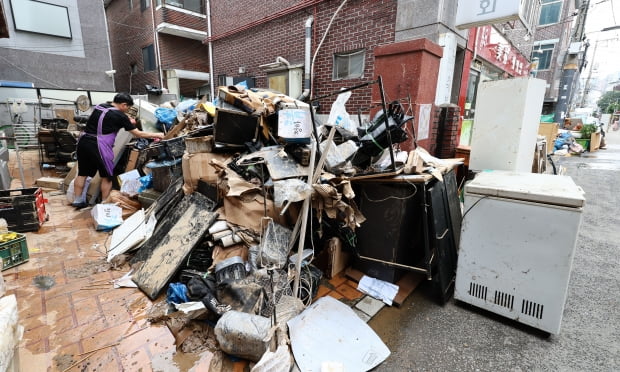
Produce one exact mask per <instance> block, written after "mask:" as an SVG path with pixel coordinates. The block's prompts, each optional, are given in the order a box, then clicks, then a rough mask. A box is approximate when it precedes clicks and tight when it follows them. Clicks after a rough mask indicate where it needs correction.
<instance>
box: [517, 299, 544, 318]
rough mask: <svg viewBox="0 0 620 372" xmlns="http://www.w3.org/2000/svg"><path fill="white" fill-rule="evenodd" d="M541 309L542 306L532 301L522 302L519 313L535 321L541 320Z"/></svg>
mask: <svg viewBox="0 0 620 372" xmlns="http://www.w3.org/2000/svg"><path fill="white" fill-rule="evenodd" d="M543 308H544V306H543V305H541V304H537V303H535V302H532V301H528V300H523V302H521V313H522V314H525V315H529V316H531V317H534V318H537V319H542V317H543Z"/></svg>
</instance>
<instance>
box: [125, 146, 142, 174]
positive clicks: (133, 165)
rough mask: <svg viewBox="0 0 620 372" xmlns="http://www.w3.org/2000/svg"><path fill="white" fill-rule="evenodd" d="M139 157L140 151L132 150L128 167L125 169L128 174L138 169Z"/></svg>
mask: <svg viewBox="0 0 620 372" xmlns="http://www.w3.org/2000/svg"><path fill="white" fill-rule="evenodd" d="M139 155H140V150H137V149H131V151H130V152H129V158H128V159H127V166H126V167H125V171H126V172H129V171H130V170H134V169H136V165H137V164H138V156H139Z"/></svg>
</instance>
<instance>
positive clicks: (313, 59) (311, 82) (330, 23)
mask: <svg viewBox="0 0 620 372" xmlns="http://www.w3.org/2000/svg"><path fill="white" fill-rule="evenodd" d="M346 3H347V0H343V1H342V3H341V4H340V6H339V7H338V9H336V11H335V12H334V15H333V16H332V18H331V19H330V20H329V23H328V24H327V28H326V29H325V33H323V37H322V38H321V41H320V42H319V45H318V46H317V47H316V50H315V51H314V56H312V63H311V64H310V99H312V95H313V94H312V93H313V86H314V84H313V80H314V62H315V61H316V57H317V55H318V54H319V50H320V49H321V46H322V45H323V42H324V41H325V38H326V37H327V34H328V33H329V29H330V28H331V27H332V23H333V22H334V19H336V16H338V13H340V10H341V9H342V8H343V7H344V5H345V4H346Z"/></svg>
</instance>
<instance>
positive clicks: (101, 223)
mask: <svg viewBox="0 0 620 372" xmlns="http://www.w3.org/2000/svg"><path fill="white" fill-rule="evenodd" d="M90 215H91V216H92V217H93V219H94V220H95V229H96V230H111V229H113V228H115V227H117V226H119V225H120V224H122V223H123V209H122V208H121V207H119V206H117V205H115V204H95V206H94V207H93V209H92V210H91V211H90Z"/></svg>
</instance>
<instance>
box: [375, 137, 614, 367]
mask: <svg viewBox="0 0 620 372" xmlns="http://www.w3.org/2000/svg"><path fill="white" fill-rule="evenodd" d="M553 158H554V161H555V163H556V165H557V166H558V167H562V168H564V170H565V172H566V175H568V176H571V177H572V178H573V180H574V181H575V183H576V184H577V185H579V186H581V188H583V189H584V190H585V192H586V206H585V207H584V210H583V215H582V223H581V227H580V229H579V235H578V241H577V247H576V253H575V257H574V261H573V271H572V274H571V279H570V283H569V288H568V297H567V301H566V307H565V310H564V317H563V320H562V329H561V331H560V334H559V335H551V336H550V337H546V336H547V335H546V334H545V333H543V332H540V331H538V330H536V329H533V328H530V327H527V326H524V325H522V324H520V323H516V322H513V321H510V320H506V319H505V318H503V317H500V316H498V315H495V314H493V313H489V312H486V311H483V310H480V309H478V308H475V307H472V306H469V305H467V304H463V303H461V302H457V301H455V300H454V299H452V300H451V301H449V302H448V303H447V304H446V305H444V306H440V305H439V304H437V302H435V301H434V300H433V298H432V296H431V294H430V291H429V290H428V286H425V285H423V286H422V287H420V288H419V289H418V290H416V292H414V293H413V295H412V296H410V297H409V298H408V299H407V301H406V302H405V303H404V304H403V305H402V307H401V308H385V309H384V310H382V311H381V312H380V313H379V314H378V315H377V316H376V317H374V318H373V319H372V320H371V321H370V322H369V324H370V325H371V327H373V329H375V331H376V332H377V333H378V334H379V335H380V336H381V338H382V339H383V340H384V342H386V344H387V345H388V347H389V348H390V350H391V351H392V354H391V356H390V357H389V358H388V359H387V360H386V361H385V362H384V363H383V364H381V365H380V366H379V367H377V368H376V369H375V370H376V371H620V311H619V310H618V309H619V307H620V300H618V293H620V228H618V226H620V213H619V212H618V208H619V206H620V192H619V185H620V131H618V132H611V133H608V135H607V149H600V150H598V151H595V152H592V153H587V152H586V153H584V154H582V155H580V156H568V157H564V156H562V157H558V156H554V157H553ZM548 168H551V167H550V166H549V167H548Z"/></svg>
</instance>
